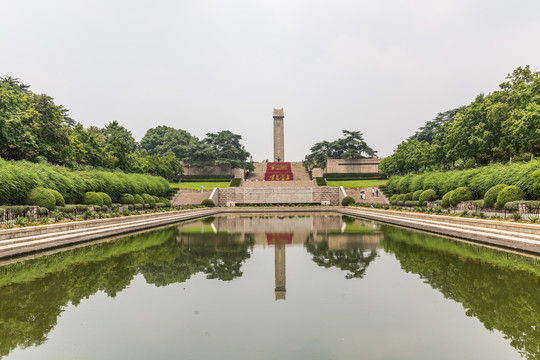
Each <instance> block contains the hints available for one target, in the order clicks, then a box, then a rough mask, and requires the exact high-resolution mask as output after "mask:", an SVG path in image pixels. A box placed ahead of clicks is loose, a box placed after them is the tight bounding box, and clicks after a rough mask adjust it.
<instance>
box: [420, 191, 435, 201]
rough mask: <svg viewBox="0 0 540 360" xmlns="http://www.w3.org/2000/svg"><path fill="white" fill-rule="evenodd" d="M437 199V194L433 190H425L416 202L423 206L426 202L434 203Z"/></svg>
mask: <svg viewBox="0 0 540 360" xmlns="http://www.w3.org/2000/svg"><path fill="white" fill-rule="evenodd" d="M437 199H438V196H437V193H436V192H435V190H433V189H427V190H424V191H422V193H421V194H420V196H419V198H418V201H420V203H421V204H425V203H426V202H427V201H435V200H437Z"/></svg>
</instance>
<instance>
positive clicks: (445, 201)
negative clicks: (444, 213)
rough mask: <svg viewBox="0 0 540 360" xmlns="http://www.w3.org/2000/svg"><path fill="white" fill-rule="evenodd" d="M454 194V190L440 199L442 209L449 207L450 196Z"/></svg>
mask: <svg viewBox="0 0 540 360" xmlns="http://www.w3.org/2000/svg"><path fill="white" fill-rule="evenodd" d="M453 193H454V190H452V191H449V192H447V193H446V194H444V196H443V197H442V199H441V205H442V207H443V208H447V207H449V206H450V196H452V194H453Z"/></svg>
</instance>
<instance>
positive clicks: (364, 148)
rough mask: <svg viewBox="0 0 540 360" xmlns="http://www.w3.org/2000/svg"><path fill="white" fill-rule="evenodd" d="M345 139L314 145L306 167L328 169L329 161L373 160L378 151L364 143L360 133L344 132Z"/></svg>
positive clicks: (307, 158)
mask: <svg viewBox="0 0 540 360" xmlns="http://www.w3.org/2000/svg"><path fill="white" fill-rule="evenodd" d="M342 133H343V136H344V137H343V138H341V139H337V140H335V141H332V142H330V141H326V140H325V141H321V142H318V143H316V144H315V145H313V146H312V147H311V149H310V151H311V153H310V154H309V155H307V156H306V160H305V161H304V165H305V166H308V167H320V168H323V169H324V168H325V167H326V161H327V160H328V159H366V158H373V157H375V156H376V155H377V151H375V150H373V149H372V148H371V147H369V146H368V144H367V143H366V142H365V141H364V135H363V134H362V133H361V132H360V131H349V130H342Z"/></svg>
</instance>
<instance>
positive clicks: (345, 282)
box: [0, 213, 540, 360]
mask: <svg viewBox="0 0 540 360" xmlns="http://www.w3.org/2000/svg"><path fill="white" fill-rule="evenodd" d="M539 327H540V261H539V260H538V259H537V258H532V257H526V256H521V255H518V254H512V253H507V252H502V251H498V250H494V249H490V248H486V247H480V246H476V245H473V244H468V243H464V242H458V241H454V240H451V239H447V238H442V237H437V236H433V235H429V234H425V233H421V232H416V231H409V230H406V229H402V228H398V227H392V226H387V225H382V224H380V223H376V222H371V221H363V220H360V219H353V218H349V217H344V216H337V215H332V214H328V215H317V216H311V215H309V214H302V213H299V214H295V215H291V216H282V215H264V216H263V215H261V216H218V217H212V218H206V219H202V220H199V221H194V222H189V223H183V224H179V225H176V226H171V227H165V228H161V229H157V230H153V231H149V232H144V233H139V234H134V235H131V236H128V237H123V238H118V239H114V240H110V241H101V242H96V243H94V244H91V245H87V246H80V247H76V248H73V249H70V250H64V251H58V252H56V253H51V254H48V255H45V256H40V257H37V258H34V259H27V260H24V261H20V262H12V263H4V264H1V266H0V357H1V358H2V359H40V360H42V359H128V358H129V359H173V358H174V359H180V358H182V359H250V360H251V359H415V360H417V359H501V360H502V359H504V360H508V359H540V328H539Z"/></svg>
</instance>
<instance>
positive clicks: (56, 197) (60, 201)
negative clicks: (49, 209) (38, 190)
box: [50, 190, 66, 206]
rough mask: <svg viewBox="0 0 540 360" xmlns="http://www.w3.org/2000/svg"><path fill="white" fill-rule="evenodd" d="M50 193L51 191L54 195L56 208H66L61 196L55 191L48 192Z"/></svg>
mask: <svg viewBox="0 0 540 360" xmlns="http://www.w3.org/2000/svg"><path fill="white" fill-rule="evenodd" d="M50 191H52V193H53V195H54V199H55V200H56V206H66V201H65V200H64V197H63V196H62V194H60V193H59V192H58V191H56V190H50Z"/></svg>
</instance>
